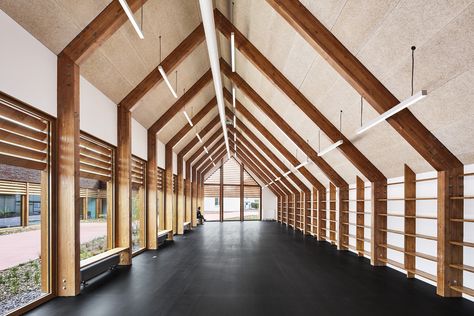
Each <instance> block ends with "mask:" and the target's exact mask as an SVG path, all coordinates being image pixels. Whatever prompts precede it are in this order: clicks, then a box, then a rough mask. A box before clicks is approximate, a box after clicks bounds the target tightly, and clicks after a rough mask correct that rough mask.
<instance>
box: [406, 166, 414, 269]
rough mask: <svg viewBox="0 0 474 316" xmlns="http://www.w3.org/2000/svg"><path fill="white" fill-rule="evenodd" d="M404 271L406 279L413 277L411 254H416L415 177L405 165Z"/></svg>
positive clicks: (412, 256) (412, 258) (412, 257)
mask: <svg viewBox="0 0 474 316" xmlns="http://www.w3.org/2000/svg"><path fill="white" fill-rule="evenodd" d="M404 173H405V180H404V194H405V201H404V203H405V235H404V239H405V240H404V242H405V254H404V255H405V270H406V271H407V277H408V278H414V277H415V269H416V267H415V262H416V258H415V256H414V255H413V254H415V252H416V237H415V234H416V218H415V216H416V200H415V198H416V175H415V173H414V172H413V171H412V170H411V169H410V168H409V167H408V166H407V165H405V170H404Z"/></svg>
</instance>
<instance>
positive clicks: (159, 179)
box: [156, 167, 165, 191]
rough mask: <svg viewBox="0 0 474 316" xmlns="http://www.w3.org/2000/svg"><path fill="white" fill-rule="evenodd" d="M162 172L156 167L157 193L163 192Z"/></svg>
mask: <svg viewBox="0 0 474 316" xmlns="http://www.w3.org/2000/svg"><path fill="white" fill-rule="evenodd" d="M164 172H165V171H164V170H163V169H161V168H160V167H156V188H157V190H158V191H163V175H164Z"/></svg>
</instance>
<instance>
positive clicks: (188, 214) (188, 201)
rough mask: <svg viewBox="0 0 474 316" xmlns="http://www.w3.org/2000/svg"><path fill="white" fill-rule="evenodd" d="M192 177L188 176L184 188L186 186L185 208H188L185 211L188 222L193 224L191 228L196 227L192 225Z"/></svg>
mask: <svg viewBox="0 0 474 316" xmlns="http://www.w3.org/2000/svg"><path fill="white" fill-rule="evenodd" d="M189 177H190V175H188V174H186V180H185V181H184V186H185V191H186V203H185V206H186V210H185V214H186V221H187V222H191V226H192V227H194V225H192V220H191V218H192V215H191V214H192V211H191V210H192V208H191V201H192V199H191V180H190V179H189Z"/></svg>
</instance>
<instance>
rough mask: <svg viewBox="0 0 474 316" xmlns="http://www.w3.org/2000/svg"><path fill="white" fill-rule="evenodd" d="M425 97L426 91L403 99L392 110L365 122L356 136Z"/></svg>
mask: <svg viewBox="0 0 474 316" xmlns="http://www.w3.org/2000/svg"><path fill="white" fill-rule="evenodd" d="M427 95H428V92H427V91H426V90H421V91H419V92H418V93H416V94H415V95H412V96H411V97H409V98H408V99H405V100H404V101H402V102H400V103H399V104H397V105H396V106H394V107H393V108H391V109H390V110H388V111H387V112H384V113H383V114H381V115H379V116H377V117H376V118H375V119H373V120H371V121H369V122H367V123H366V124H364V125H363V126H362V127H360V128H359V129H358V130H357V134H362V133H363V132H365V131H367V130H368V129H370V128H372V127H374V126H375V125H377V124H379V123H381V122H383V121H385V120H386V119H388V118H389V117H391V116H392V115H395V114H397V113H398V112H400V111H402V110H404V109H406V108H407V107H409V106H410V105H412V104H414V103H416V102H418V101H420V100H421V99H423V98H425V97H426V96H427Z"/></svg>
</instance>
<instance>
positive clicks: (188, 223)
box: [183, 222, 191, 231]
mask: <svg viewBox="0 0 474 316" xmlns="http://www.w3.org/2000/svg"><path fill="white" fill-rule="evenodd" d="M183 230H184V231H187V230H191V222H184V223H183Z"/></svg>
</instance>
